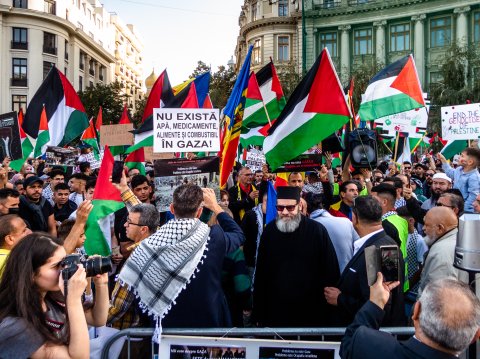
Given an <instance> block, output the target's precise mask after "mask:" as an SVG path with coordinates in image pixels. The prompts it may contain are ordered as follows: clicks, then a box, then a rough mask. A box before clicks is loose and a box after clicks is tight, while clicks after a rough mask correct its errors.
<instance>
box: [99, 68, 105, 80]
mask: <svg viewBox="0 0 480 359" xmlns="http://www.w3.org/2000/svg"><path fill="white" fill-rule="evenodd" d="M104 76H105V66H103V65H100V69H99V74H98V79H99V80H100V81H103V80H104Z"/></svg>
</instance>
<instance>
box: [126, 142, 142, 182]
mask: <svg viewBox="0 0 480 359" xmlns="http://www.w3.org/2000/svg"><path fill="white" fill-rule="evenodd" d="M125 166H127V167H128V169H129V170H131V169H132V168H136V169H138V170H139V171H140V174H142V175H144V176H145V150H144V148H139V149H138V150H135V151H133V152H132V153H130V154H129V155H128V156H127V158H125Z"/></svg>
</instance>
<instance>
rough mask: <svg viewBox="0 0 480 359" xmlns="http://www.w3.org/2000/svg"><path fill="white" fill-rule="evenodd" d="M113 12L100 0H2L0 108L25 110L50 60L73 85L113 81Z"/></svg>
mask: <svg viewBox="0 0 480 359" xmlns="http://www.w3.org/2000/svg"><path fill="white" fill-rule="evenodd" d="M111 17H112V16H111V14H110V13H109V12H108V11H107V10H106V9H105V8H104V7H103V6H102V5H101V4H100V2H99V1H98V0H66V1H53V0H0V33H1V36H0V49H1V55H0V95H1V96H0V113H4V112H9V111H12V110H15V111H18V110H19V109H20V108H22V109H23V110H25V109H26V108H27V105H28V103H29V101H30V100H31V98H32V97H33V95H34V94H35V92H36V91H37V89H38V87H39V86H40V84H41V83H42V81H43V79H44V78H45V76H46V75H47V73H48V71H49V70H50V68H51V66H52V65H55V66H56V67H57V68H58V69H59V70H61V71H62V72H63V73H65V75H66V76H67V78H68V79H69V80H70V82H71V83H72V84H73V86H74V88H75V89H76V90H77V91H82V90H85V89H86V88H87V87H88V86H93V85H95V84H97V83H105V84H108V83H110V82H112V81H114V80H115V79H116V77H115V63H116V61H117V59H116V57H115V50H116V43H115V36H116V25H114V24H113V23H112V21H111ZM135 41H136V39H135ZM141 76H142V75H141V74H139V79H140V78H141Z"/></svg>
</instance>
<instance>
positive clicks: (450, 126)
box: [442, 103, 480, 140]
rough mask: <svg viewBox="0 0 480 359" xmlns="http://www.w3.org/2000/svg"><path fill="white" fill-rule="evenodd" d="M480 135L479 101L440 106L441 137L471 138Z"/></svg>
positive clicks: (452, 138)
mask: <svg viewBox="0 0 480 359" xmlns="http://www.w3.org/2000/svg"><path fill="white" fill-rule="evenodd" d="M479 137H480V103H474V104H470V105H459V106H448V107H442V138H443V139H444V140H473V139H478V138H479Z"/></svg>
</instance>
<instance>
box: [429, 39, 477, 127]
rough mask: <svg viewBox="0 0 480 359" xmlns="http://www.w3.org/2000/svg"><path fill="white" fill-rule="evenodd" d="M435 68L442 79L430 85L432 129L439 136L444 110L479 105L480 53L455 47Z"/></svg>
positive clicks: (430, 120) (473, 47) (468, 46)
mask: <svg viewBox="0 0 480 359" xmlns="http://www.w3.org/2000/svg"><path fill="white" fill-rule="evenodd" d="M436 65H437V66H438V68H439V69H440V75H441V78H442V79H441V80H440V81H439V82H438V83H432V84H430V98H431V107H430V115H429V129H430V130H431V131H433V132H440V131H441V123H440V121H441V113H440V112H441V111H440V108H441V107H442V106H453V105H463V104H465V103H468V102H471V103H475V102H480V71H479V70H478V69H479V68H480V49H478V47H476V46H474V45H467V46H459V45H457V44H455V43H454V44H452V45H451V46H450V47H449V48H448V49H447V51H446V53H445V56H442V57H441V58H440V60H438V63H437V64H436ZM475 69H477V71H475Z"/></svg>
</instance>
